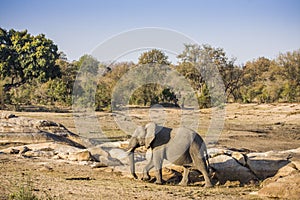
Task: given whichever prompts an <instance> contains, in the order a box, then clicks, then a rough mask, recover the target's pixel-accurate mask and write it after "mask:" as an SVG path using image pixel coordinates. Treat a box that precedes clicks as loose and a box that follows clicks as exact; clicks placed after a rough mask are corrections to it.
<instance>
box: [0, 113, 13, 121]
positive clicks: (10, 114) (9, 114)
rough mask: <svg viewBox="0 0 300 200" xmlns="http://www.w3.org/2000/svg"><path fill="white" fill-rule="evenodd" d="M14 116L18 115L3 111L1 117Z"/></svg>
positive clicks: (8, 117)
mask: <svg viewBox="0 0 300 200" xmlns="http://www.w3.org/2000/svg"><path fill="white" fill-rule="evenodd" d="M14 117H16V116H15V115H14V114H12V113H8V112H2V113H1V117H0V119H10V118H14Z"/></svg>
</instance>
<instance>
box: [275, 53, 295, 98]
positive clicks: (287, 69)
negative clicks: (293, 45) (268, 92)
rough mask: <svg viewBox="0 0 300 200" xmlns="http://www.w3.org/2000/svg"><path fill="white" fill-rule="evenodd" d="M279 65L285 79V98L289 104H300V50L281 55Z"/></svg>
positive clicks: (278, 60) (278, 59)
mask: <svg viewBox="0 0 300 200" xmlns="http://www.w3.org/2000/svg"><path fill="white" fill-rule="evenodd" d="M276 62H277V64H278V66H279V67H280V68H281V70H282V76H283V77H284V79H285V83H284V89H283V91H282V92H283V94H282V95H283V97H284V99H285V101H288V102H300V49H298V50H295V51H293V52H287V53H285V54H282V53H281V54H280V55H279V56H278V58H277V61H276Z"/></svg>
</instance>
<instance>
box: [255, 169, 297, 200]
mask: <svg viewBox="0 0 300 200" xmlns="http://www.w3.org/2000/svg"><path fill="white" fill-rule="evenodd" d="M258 195H259V196H262V197H269V198H279V199H299V197H300V172H299V170H297V171H294V172H292V173H291V174H290V175H288V176H284V177H277V178H275V179H274V180H272V181H270V180H269V183H268V184H266V185H265V186H264V187H263V188H262V189H260V190H259V191H258Z"/></svg>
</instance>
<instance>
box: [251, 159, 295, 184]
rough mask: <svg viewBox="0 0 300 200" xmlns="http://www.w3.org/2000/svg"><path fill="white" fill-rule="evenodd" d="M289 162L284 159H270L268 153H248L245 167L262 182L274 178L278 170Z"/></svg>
mask: <svg viewBox="0 0 300 200" xmlns="http://www.w3.org/2000/svg"><path fill="white" fill-rule="evenodd" d="M289 162H290V161H289V160H287V159H286V158H280V157H272V156H270V155H269V154H268V153H250V154H248V155H247V166H248V167H249V169H250V170H251V171H252V172H253V173H254V174H255V175H256V176H257V177H258V178H259V179H262V180H264V179H266V178H268V177H271V176H274V175H275V174H276V173H277V172H278V170H279V169H280V168H282V167H283V166H285V165H287V164H288V163H289Z"/></svg>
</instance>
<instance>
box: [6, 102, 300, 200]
mask: <svg viewBox="0 0 300 200" xmlns="http://www.w3.org/2000/svg"><path fill="white" fill-rule="evenodd" d="M153 112H158V113H159V114H158V116H163V118H164V124H165V125H166V126H170V127H176V126H179V125H180V123H181V121H182V119H183V118H184V117H185V116H183V115H187V116H188V115H189V114H186V113H185V114H182V113H183V112H182V110H180V109H171V108H168V109H163V110H160V111H155V110H153ZM128 113H129V114H128V116H130V120H132V121H134V122H135V123H136V124H145V123H146V122H147V121H149V119H150V118H151V119H152V118H153V115H152V116H151V110H150V111H149V109H146V108H138V109H137V108H130V109H129V110H128ZM212 113H214V111H213V110H212V109H202V110H200V111H197V112H196V114H195V113H194V114H195V115H191V116H190V119H192V120H194V121H195V119H196V120H197V119H199V127H198V132H199V133H200V134H201V135H202V136H203V137H204V138H206V136H207V135H209V132H210V130H211V129H210V126H211V121H212V119H213V118H214V115H212ZM15 114H16V115H18V116H26V117H31V118H38V119H47V120H53V121H55V122H59V123H62V124H64V125H65V126H66V127H67V128H68V129H70V130H71V131H73V132H75V133H78V130H77V129H76V122H74V115H73V114H72V113H38V112H22V113H15ZM96 116H97V118H98V120H99V124H100V126H101V129H102V131H103V133H104V135H105V136H107V137H108V138H111V139H112V140H114V139H126V138H127V135H126V133H124V132H123V131H121V130H120V128H119V127H118V124H117V123H116V119H115V115H114V114H112V113H105V112H98V113H96ZM155 116H157V115H155ZM222 118H223V119H224V120H225V121H224V127H223V128H222V132H221V134H220V135H219V136H218V139H217V140H215V143H214V144H209V145H208V146H213V145H216V146H222V147H228V148H236V149H247V150H249V151H257V152H263V151H269V150H287V149H294V148H298V147H299V146H300V104H228V105H227V106H226V107H225V115H224V117H222ZM207 138H208V137H207ZM208 139H209V138H208ZM1 148H4V146H2V147H1V146H0V149H1ZM0 183H1V184H0V191H1V192H0V199H7V198H8V196H9V195H11V194H14V193H16V192H17V191H20V187H21V188H22V186H24V185H25V187H30V188H31V191H32V192H33V193H34V194H35V195H37V196H38V197H40V198H41V199H159V198H160V199H259V198H258V197H257V196H256V195H250V193H251V192H256V191H258V190H259V188H260V187H259V186H258V185H248V186H239V185H238V184H236V183H228V184H225V185H221V186H215V187H213V188H209V189H208V188H203V187H201V186H199V185H197V184H191V185H190V186H188V187H181V186H178V185H155V184H153V183H146V182H142V181H139V180H132V179H131V178H127V177H123V176H121V175H120V174H119V173H117V172H114V171H113V170H111V169H107V168H100V169H92V168H91V167H90V166H87V165H83V164H78V163H77V164H75V163H70V162H66V161H62V160H57V161H53V160H48V159H45V158H35V159H33V158H24V157H19V156H12V155H5V154H0Z"/></svg>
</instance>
